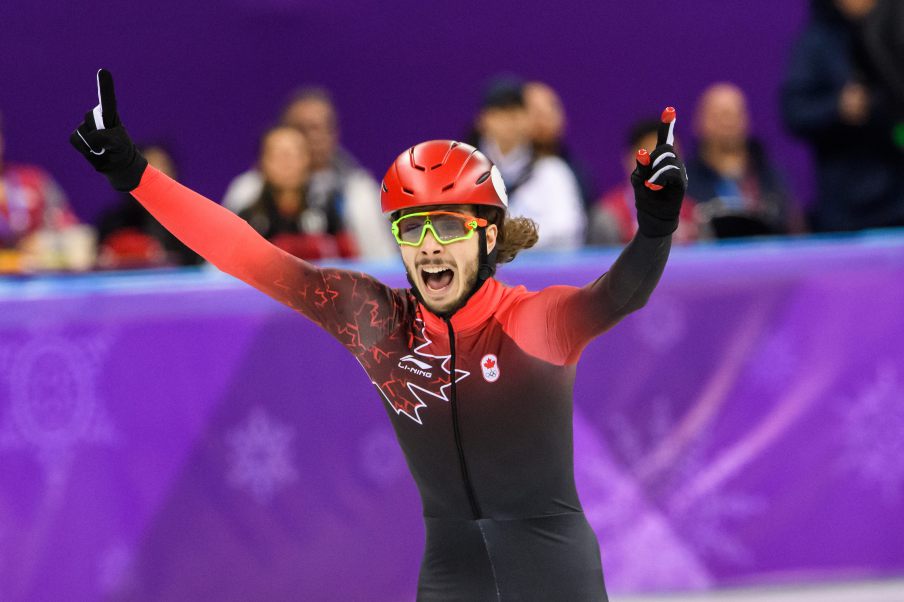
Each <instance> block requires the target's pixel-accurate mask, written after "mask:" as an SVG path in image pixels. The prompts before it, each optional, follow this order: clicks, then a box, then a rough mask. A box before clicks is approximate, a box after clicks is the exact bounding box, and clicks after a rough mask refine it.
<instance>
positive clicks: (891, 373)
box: [839, 360, 904, 505]
mask: <svg viewBox="0 0 904 602" xmlns="http://www.w3.org/2000/svg"><path fill="white" fill-rule="evenodd" d="M869 378H870V380H868V381H867V382H866V383H865V384H864V385H863V386H862V387H861V389H860V391H859V392H858V393H857V394H856V395H855V397H854V398H853V399H846V400H845V403H844V404H843V408H842V410H841V420H840V428H839V430H840V433H839V435H840V439H841V441H842V444H843V446H844V449H843V452H842V456H841V460H840V468H841V469H842V470H843V471H845V472H846V473H848V474H854V475H856V476H857V477H858V478H859V479H860V480H861V481H863V482H865V483H867V484H869V485H872V486H875V487H877V488H878V489H879V492H880V494H881V495H882V500H883V501H884V502H885V503H888V504H892V505H894V504H896V503H898V502H899V501H900V500H901V498H902V494H904V461H902V458H904V383H902V382H901V378H900V375H899V371H898V368H897V367H896V365H895V363H894V362H892V361H890V360H886V361H884V362H882V363H881V364H880V365H879V366H878V367H877V368H876V371H875V374H874V375H871V376H870V377H869Z"/></svg>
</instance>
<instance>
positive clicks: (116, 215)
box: [97, 144, 202, 269]
mask: <svg viewBox="0 0 904 602" xmlns="http://www.w3.org/2000/svg"><path fill="white" fill-rule="evenodd" d="M141 153H142V154H143V155H144V157H145V158H146V159H147V160H148V163H149V164H150V165H152V166H153V167H156V168H157V169H159V170H160V171H161V172H163V173H165V174H166V175H168V176H169V177H171V178H172V179H174V180H178V179H179V174H178V171H177V169H176V165H175V162H174V161H173V158H172V156H171V155H170V153H169V151H167V149H166V148H165V147H164V146H162V145H159V144H152V145H146V146H142V148H141ZM98 239H99V240H100V245H99V252H98V257H97V265H98V267H101V268H107V269H128V268H141V267H157V266H164V265H197V264H199V263H201V262H202V259H201V257H200V256H199V255H198V254H196V253H195V252H194V251H192V250H191V249H189V248H188V247H186V246H185V245H183V244H182V243H181V242H179V240H178V239H177V238H176V237H175V236H173V235H172V234H170V233H169V232H168V231H167V230H166V229H165V228H164V227H163V226H161V225H160V223H159V222H158V221H157V220H156V219H154V218H153V217H152V216H151V214H150V213H148V212H147V210H146V209H145V208H144V207H142V205H141V204H140V203H138V202H136V201H135V199H133V198H132V196H131V195H129V194H123V195H122V197H121V198H120V200H119V203H118V204H117V205H116V206H114V207H113V208H112V209H110V210H108V211H106V212H105V213H104V214H103V215H102V216H101V218H100V220H99V222H98Z"/></svg>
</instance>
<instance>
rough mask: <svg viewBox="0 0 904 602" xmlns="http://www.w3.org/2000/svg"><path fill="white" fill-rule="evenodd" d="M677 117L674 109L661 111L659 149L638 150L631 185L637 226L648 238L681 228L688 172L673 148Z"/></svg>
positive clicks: (657, 142) (657, 141)
mask: <svg viewBox="0 0 904 602" xmlns="http://www.w3.org/2000/svg"><path fill="white" fill-rule="evenodd" d="M676 118H677V116H676V114H675V109H673V108H672V107H668V108H666V110H665V111H663V112H662V123H661V124H660V125H659V132H658V137H657V140H656V149H655V150H654V151H653V152H652V153H647V151H646V149H643V148H642V149H640V150H638V151H637V167H636V168H635V169H634V172H633V173H632V174H631V185H632V186H633V187H634V202H635V204H636V205H637V226H638V229H639V230H640V231H641V233H643V234H644V235H645V236H650V237H658V236H666V235H668V234H671V233H672V232H674V231H675V230H676V229H677V228H678V215H679V213H681V201H682V200H683V199H684V191H685V190H687V172H686V171H685V169H684V163H683V162H682V161H681V159H679V158H678V156H677V155H676V154H675V148H674V147H673V146H672V145H673V143H674V141H675V138H674V128H675V121H676Z"/></svg>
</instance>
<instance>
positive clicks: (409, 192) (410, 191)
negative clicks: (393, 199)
mask: <svg viewBox="0 0 904 602" xmlns="http://www.w3.org/2000/svg"><path fill="white" fill-rule="evenodd" d="M402 192H404V193H405V194H408V195H411V196H414V191H413V190H409V189H408V188H405V187H404V186H403V187H402Z"/></svg>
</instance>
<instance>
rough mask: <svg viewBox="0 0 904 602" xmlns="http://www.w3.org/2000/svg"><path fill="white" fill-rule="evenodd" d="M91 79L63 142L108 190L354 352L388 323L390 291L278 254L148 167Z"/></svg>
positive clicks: (109, 83) (392, 308) (101, 80)
mask: <svg viewBox="0 0 904 602" xmlns="http://www.w3.org/2000/svg"><path fill="white" fill-rule="evenodd" d="M97 84H98V97H99V104H98V106H97V107H95V108H94V109H93V110H92V111H89V112H88V113H87V114H86V115H85V120H84V122H82V124H81V125H79V127H78V129H76V130H75V131H74V132H73V133H72V136H71V137H70V142H71V143H72V145H73V146H74V147H75V148H76V150H78V151H79V152H80V153H81V154H82V155H83V156H84V157H85V158H86V159H87V160H88V161H89V162H90V163H91V164H92V165H93V166H94V168H95V169H96V170H97V171H99V172H101V173H102V174H104V175H105V176H106V177H107V179H108V180H109V181H110V183H111V184H112V185H113V187H114V188H116V189H117V190H120V191H123V192H131V193H132V196H134V197H135V198H136V199H138V201H139V202H141V204H142V205H144V207H145V208H146V209H147V210H148V211H149V212H150V213H151V215H153V216H154V217H155V218H156V219H157V220H158V221H159V222H160V223H161V224H162V225H163V226H164V227H165V228H166V229H167V230H169V231H170V232H172V233H173V234H174V235H175V236H176V237H177V238H178V239H179V240H181V241H182V242H183V243H185V244H186V245H187V246H188V247H189V248H191V249H192V250H194V251H195V252H196V253H198V254H199V255H201V256H202V257H204V258H205V259H207V260H208V261H210V262H211V263H212V264H214V265H215V266H217V267H218V268H219V269H221V270H223V271H224V272H226V273H228V274H231V275H232V276H235V277H236V278H239V279H241V280H243V281H245V282H247V283H248V284H250V285H252V286H254V287H255V288H257V289H259V290H261V291H263V292H264V293H266V294H267V295H269V296H271V297H273V298H274V299H276V300H277V301H280V302H281V303H284V304H286V305H288V306H289V307H291V308H293V309H295V310H296V311H299V312H301V313H302V314H304V315H305V316H307V317H308V318H310V319H312V320H313V321H315V322H317V323H318V324H319V325H320V326H321V327H323V328H324V329H326V330H327V331H329V332H330V333H331V334H333V335H334V336H335V337H336V338H338V339H339V340H340V341H341V342H342V343H343V344H345V345H346V346H347V347H349V348H350V349H351V350H352V351H353V352H354V353H356V354H357V353H361V352H363V351H364V350H366V349H367V348H368V347H369V346H370V345H372V344H373V343H374V342H376V341H377V340H379V338H380V337H381V336H382V334H383V333H384V332H385V331H387V330H388V329H390V328H391V322H392V319H393V317H394V316H395V314H396V310H397V308H398V305H399V303H398V299H397V298H396V295H395V293H393V291H392V290H391V289H389V288H387V287H385V286H384V285H382V284H380V283H379V282H377V281H376V280H374V279H373V278H371V277H369V276H366V275H364V274H357V273H352V272H347V271H344V270H326V269H319V268H317V267H315V266H313V265H311V264H310V263H308V262H306V261H303V260H301V259H298V258H297V257H294V256H292V255H290V254H288V253H286V252H284V251H282V250H281V249H279V248H277V247H275V246H274V245H272V244H270V243H269V242H268V241H267V240H265V239H264V238H263V237H261V236H260V235H259V234H258V233H257V232H255V231H254V229H253V228H251V226H249V225H248V224H247V223H246V222H245V221H244V220H243V219H241V218H240V217H238V216H237V215H235V214H233V213H232V212H231V211H229V210H228V209H226V208H224V207H221V206H220V205H218V204H217V203H215V202H213V201H211V200H210V199H207V198H205V197H204V196H202V195H200V194H198V193H196V192H194V191H192V190H190V189H189V188H186V187H185V186H182V185H181V184H179V183H177V182H175V181H174V180H172V179H170V178H168V177H167V176H165V175H164V174H162V173H160V172H159V171H157V170H156V169H154V168H153V167H149V166H148V164H147V161H146V160H145V159H144V157H142V156H141V154H140V153H139V152H138V151H137V149H136V148H135V145H134V144H133V143H132V141H131V139H130V138H129V135H128V133H127V132H126V130H125V128H124V127H123V126H122V122H121V121H120V119H119V114H118V111H117V108H116V97H115V95H114V92H113V79H112V76H111V75H110V73H109V72H107V71H105V70H103V69H101V70H100V71H98V74H97Z"/></svg>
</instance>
